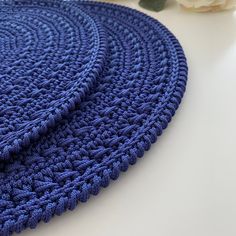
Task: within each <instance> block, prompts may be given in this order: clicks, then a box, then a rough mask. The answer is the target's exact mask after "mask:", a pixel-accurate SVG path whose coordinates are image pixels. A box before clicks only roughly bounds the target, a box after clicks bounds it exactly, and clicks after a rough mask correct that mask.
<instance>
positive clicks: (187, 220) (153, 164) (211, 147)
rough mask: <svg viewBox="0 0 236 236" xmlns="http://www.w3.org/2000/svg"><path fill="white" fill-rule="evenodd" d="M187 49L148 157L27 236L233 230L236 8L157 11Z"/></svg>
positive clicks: (174, 235) (227, 233)
mask: <svg viewBox="0 0 236 236" xmlns="http://www.w3.org/2000/svg"><path fill="white" fill-rule="evenodd" d="M111 2H115V3H118V4H122V5H126V6H130V7H132V8H136V9H138V10H141V11H143V12H145V13H147V14H149V15H151V16H153V17H155V18H157V19H158V20H159V21H161V22H162V23H163V24H165V25H166V26H167V27H168V28H169V29H170V30H171V31H172V32H173V33H174V34H175V35H176V37H177V38H178V39H179V41H180V42H181V44H182V46H183V47H184V50H185V53H186V56H187V58H188V64H189V81H188V85H187V91H186V93H185V97H184V99H183V102H182V104H181V106H180V108H179V110H178V112H177V114H176V116H175V117H174V119H173V121H172V122H171V124H170V125H169V127H168V129H167V130H166V131H165V132H164V134H163V135H162V136H161V138H160V139H159V141H158V142H157V143H156V144H154V145H153V146H152V148H151V150H150V151H149V152H147V153H146V154H145V157H144V158H143V159H141V160H139V162H138V163H137V164H136V165H135V166H132V167H131V168H130V169H129V171H128V172H126V173H124V174H122V176H121V177H120V178H119V179H118V180H117V181H116V182H113V183H112V184H111V185H110V186H109V188H107V189H104V190H102V192H101V193H100V194H99V195H98V196H96V197H92V198H91V199H90V200H89V202H88V203H87V204H80V205H79V206H78V207H77V208H76V209H75V210H74V211H73V212H66V213H64V214H63V215H62V216H60V217H55V218H53V219H52V220H51V221H50V223H48V224H44V223H41V224H40V225H39V226H38V227H37V229H36V230H26V231H24V232H23V233H22V235H25V236H53V235H56V236H74V235H75V236H77V235H78V236H79V235H81V236H145V235H147V236H154V235H155V236H235V235H236V10H235V11H233V10H232V11H227V12H220V13H206V14H205V13H204V14H201V13H190V12H186V11H184V10H183V9H181V8H180V7H179V6H177V4H176V3H175V2H174V1H171V0H170V1H169V2H168V3H167V6H166V8H165V9H164V10H163V11H162V12H160V13H154V12H151V11H146V10H143V9H141V8H140V7H139V6H138V4H137V2H138V1H131V0H130V1H128V0H126V1H125V0H120V1H118V0H117V1H111Z"/></svg>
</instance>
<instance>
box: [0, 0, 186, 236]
mask: <svg viewBox="0 0 236 236" xmlns="http://www.w3.org/2000/svg"><path fill="white" fill-rule="evenodd" d="M0 61H1V63H0V81H1V83H0V235H4V236H5V235H9V234H11V233H13V232H21V231H22V230H23V229H25V228H27V227H30V228H34V227H36V225H37V224H38V222H40V221H45V222H48V221H49V220H50V219H51V218H52V217H53V216H54V215H60V214H61V213H63V212H64V211H66V210H67V209H70V210H72V209H74V208H75V206H76V205H77V204H78V202H86V201H87V200H88V198H89V195H91V194H93V195H96V194H98V192H99V189H100V188H101V187H106V186H108V185H109V182H110V180H111V179H113V180H115V179H117V177H118V176H119V173H120V171H126V170H127V169H128V166H129V165H130V164H131V165H132V164H134V163H135V162H136V160H137V158H138V157H142V156H143V154H144V151H146V150H148V149H149V148H150V145H151V144H152V143H154V142H155V141H156V139H157V137H158V136H160V135H161V133H162V130H163V129H165V128H166V127H167V124H168V122H169V121H170V120H171V117H172V116H173V115H174V113H175V111H176V109H177V108H178V105H179V103H180V101H181V98H182V96H183V93H184V90H185V85H186V80H187V64H186V59H185V56H184V53H183V50H182V48H181V46H180V45H179V43H178V41H177V40H176V38H175V37H174V36H173V35H172V34H171V33H170V32H169V31H168V30H167V29H166V28H165V27H164V26H163V25H162V24H160V23H159V22H158V21H156V20H154V19H152V18H150V17H148V16H146V15H144V14H142V13H140V12H138V11H135V10H131V9H128V8H125V7H121V6H117V5H113V4H106V3H98V2H88V1H75V2H73V1H57V0H55V1H53V0H51V1H47V0H15V1H1V2H0Z"/></svg>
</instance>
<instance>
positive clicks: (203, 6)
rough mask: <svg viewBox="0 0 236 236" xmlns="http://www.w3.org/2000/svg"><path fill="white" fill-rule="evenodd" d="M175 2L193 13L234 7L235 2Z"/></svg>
mask: <svg viewBox="0 0 236 236" xmlns="http://www.w3.org/2000/svg"><path fill="white" fill-rule="evenodd" d="M177 2H179V3H180V4H181V5H182V6H184V7H185V8H187V9H191V10H194V11H211V10H213V11H214V10H215V11H217V10H225V9H230V8H232V7H235V6H236V0H177Z"/></svg>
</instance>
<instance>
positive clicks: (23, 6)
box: [0, 0, 106, 159]
mask: <svg viewBox="0 0 236 236" xmlns="http://www.w3.org/2000/svg"><path fill="white" fill-rule="evenodd" d="M0 4H1V5H0V61H1V63H0V81H1V83H0V159H8V157H9V156H10V155H11V154H12V153H17V152H18V151H19V149H21V148H22V147H26V146H27V145H28V144H29V143H30V140H33V139H34V140H35V139H37V138H38V137H39V136H40V135H42V134H43V133H46V132H47V130H48V128H49V127H52V126H54V125H55V123H57V122H58V121H59V120H60V119H62V117H63V116H65V115H66V114H68V112H69V111H70V110H72V109H74V107H75V105H76V104H78V103H80V101H81V99H82V98H83V97H84V96H85V94H87V93H88V91H89V90H90V88H91V86H92V85H93V83H94V82H95V80H97V79H98V73H99V72H100V70H101V68H102V65H103V60H104V58H105V57H104V54H105V51H106V45H105V44H106V43H105V39H104V34H103V32H102V30H101V27H100V26H99V24H98V22H95V21H94V19H92V18H91V17H89V16H88V15H87V14H84V13H83V12H82V11H81V10H80V9H79V8H77V7H75V6H73V7H72V6H71V5H69V4H67V3H65V2H61V1H58V2H55V1H40V2H39V1H22V0H19V1H13V3H12V2H10V1H3V2H1V1H0Z"/></svg>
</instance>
